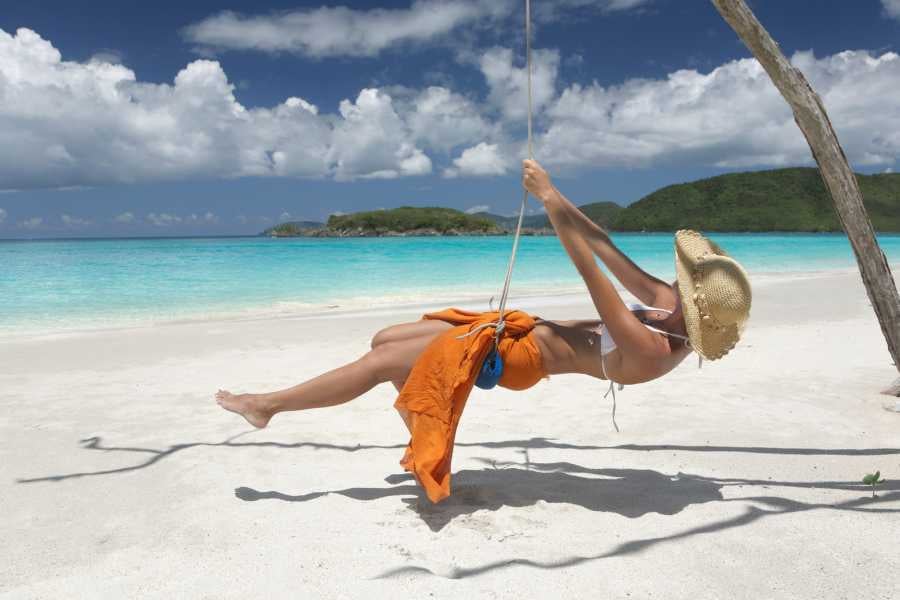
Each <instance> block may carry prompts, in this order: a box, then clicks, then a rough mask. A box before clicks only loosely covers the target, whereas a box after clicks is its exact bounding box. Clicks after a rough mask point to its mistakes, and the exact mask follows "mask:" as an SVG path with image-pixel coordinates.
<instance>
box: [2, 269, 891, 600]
mask: <svg viewBox="0 0 900 600" xmlns="http://www.w3.org/2000/svg"><path fill="white" fill-rule="evenodd" d="M518 305H519V306H520V307H522V308H525V309H527V310H531V311H533V312H536V313H538V314H540V315H542V316H545V317H548V318H578V317H585V318H588V317H590V316H591V315H592V314H593V311H592V309H591V307H590V305H589V304H588V302H586V301H585V298H584V297H571V296H570V297H561V298H530V299H529V298H526V299H520V300H519V302H518ZM420 312H421V311H420V310H419V309H415V310H413V309H403V310H400V311H399V312H397V313H393V314H389V313H385V312H379V313H369V314H362V313H356V314H334V315H327V316H314V317H296V318H287V317H285V318H279V319H261V320H244V321H220V322H203V323H179V324H173V325H165V326H160V325H158V326H153V327H146V328H141V329H131V330H110V331H95V332H83V333H78V334H67V335H64V336H44V337H39V338H20V339H7V340H2V341H0V365H2V367H0V414H2V419H0V508H2V514H3V517H2V521H0V555H2V557H3V559H2V561H0V597H8V598H61V597H79V598H81V597H84V598H104V597H108V598H260V597H274V598H280V597H285V598H356V597H363V596H366V597H371V598H397V597H401V596H402V597H421V598H543V597H547V598H558V597H562V598H586V597H591V598H625V597H631V598H651V597H655V598H753V599H759V598H854V599H858V598H892V597H896V593H897V590H898V589H900V567H898V565H900V542H898V540H900V414H897V413H894V412H889V411H887V410H885V408H884V406H885V405H886V404H893V403H892V402H890V400H889V399H888V398H887V397H885V396H882V395H880V394H879V393H878V392H879V390H880V389H881V388H883V387H886V386H887V385H888V384H889V383H890V382H891V381H892V380H893V379H894V377H895V376H896V371H895V369H894V367H893V365H892V364H891V361H890V356H889V354H888V352H887V349H886V345H885V342H884V340H883V338H882V336H881V332H880V330H879V328H878V324H877V322H876V320H875V318H874V314H873V313H872V310H871V308H870V307H869V305H868V302H867V300H866V297H865V293H864V290H863V289H862V285H861V283H860V280H859V277H858V275H857V274H855V273H854V272H830V273H820V274H806V275H796V276H783V277H768V278H758V279H757V280H756V284H755V304H754V310H753V316H752V319H751V325H750V327H749V329H748V331H747V333H746V335H745V338H744V340H743V341H742V343H741V344H740V345H739V347H738V348H737V349H736V350H735V351H734V352H733V353H732V355H730V356H728V357H727V358H726V359H725V360H723V361H718V362H715V363H705V364H704V366H703V368H702V370H698V369H697V362H696V361H695V360H690V359H689V360H687V361H686V362H685V363H684V364H682V365H681V366H680V367H679V368H678V369H677V370H676V371H675V372H673V373H672V374H670V375H668V376H666V377H665V378H663V379H661V380H658V381H655V382H652V383H648V384H644V385H639V386H630V387H626V388H625V390H624V392H622V393H621V394H620V395H619V406H618V409H619V410H618V423H619V426H620V427H621V429H622V431H621V433H616V432H615V430H614V429H613V426H612V423H611V421H610V404H609V402H608V401H605V400H603V399H602V394H603V392H604V391H605V386H604V384H603V382H601V381H597V380H591V379H589V378H587V377H584V376H559V377H554V378H553V379H552V380H551V381H549V382H542V383H540V384H539V385H538V386H536V387H535V388H533V389H531V390H528V391H526V392H522V393H513V392H509V391H506V390H496V391H491V392H484V391H476V392H475V394H473V397H472V398H471V399H470V402H469V405H468V407H467V409H466V414H465V416H464V418H463V421H462V425H461V428H460V431H459V435H458V438H457V441H458V445H457V448H456V453H455V458H454V465H453V466H454V473H455V474H454V480H453V487H454V494H453V496H452V497H451V498H450V499H448V500H447V501H445V502H443V503H441V504H438V505H431V504H430V503H429V502H428V501H427V499H425V498H424V497H423V496H422V495H421V494H420V491H419V489H418V488H417V487H416V485H415V483H414V482H413V481H411V480H410V478H409V477H408V476H406V475H404V474H403V473H402V471H401V470H400V468H399V467H398V464H397V461H398V460H399V459H400V456H401V453H402V448H403V447H404V445H405V443H406V441H407V436H406V433H405V430H404V428H403V424H402V422H401V420H400V419H399V418H398V417H397V415H396V413H395V412H394V411H393V409H392V408H391V404H392V402H393V399H394V395H395V394H394V391H393V389H392V388H391V387H390V386H388V385H385V386H381V387H379V388H376V389H375V390H373V391H372V392H371V393H369V394H368V395H366V396H365V397H363V398H361V399H359V400H357V401H356V402H353V403H350V404H348V405H344V406H341V407H338V408H333V409H324V410H318V411H308V412H305V413H290V414H282V415H279V416H277V417H276V418H275V419H274V420H273V422H272V424H271V425H270V427H269V428H268V429H266V430H263V431H253V430H251V429H250V428H249V427H248V425H247V424H246V423H245V422H244V421H243V420H242V419H241V418H240V417H238V416H236V415H233V414H231V413H227V412H225V411H223V410H222V409H220V408H219V407H218V406H217V405H216V404H215V402H214V401H213V397H212V395H213V393H214V392H215V390H216V389H217V388H219V387H226V388H228V389H232V390H233V391H266V390H270V389H274V388H279V387H284V386H288V385H291V384H294V383H297V382H298V381H300V380H303V379H305V378H308V377H310V376H313V375H316V374H318V373H319V372H321V371H323V370H326V369H329V368H332V367H334V366H337V365H338V364H340V363H342V362H345V361H347V360H348V359H352V358H354V357H355V356H356V355H358V354H360V353H362V352H364V351H365V350H366V348H367V345H368V342H369V339H370V337H371V335H372V334H373V333H374V332H375V331H376V330H377V329H379V328H381V327H383V326H386V325H388V324H391V323H394V322H401V321H405V320H414V319H415V318H417V316H418V314H419V313H420ZM875 469H880V470H881V472H882V474H883V475H884V476H885V477H886V478H887V479H888V481H887V483H885V484H884V485H882V486H881V487H880V489H879V490H878V492H877V497H876V498H872V494H871V491H870V490H868V489H867V488H866V487H865V486H863V485H862V484H861V481H860V480H861V479H862V477H863V475H865V474H866V473H868V472H871V471H873V470H875Z"/></svg>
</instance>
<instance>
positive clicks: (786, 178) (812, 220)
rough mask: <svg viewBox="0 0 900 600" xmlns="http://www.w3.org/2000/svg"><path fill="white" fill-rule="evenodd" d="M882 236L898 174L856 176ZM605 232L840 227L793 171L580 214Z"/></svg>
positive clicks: (341, 228) (369, 229) (358, 222)
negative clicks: (584, 215) (605, 230)
mask: <svg viewBox="0 0 900 600" xmlns="http://www.w3.org/2000/svg"><path fill="white" fill-rule="evenodd" d="M857 179H858V181H859V186H860V189H861V190H862V193H863V198H864V202H865V205H866V209H867V211H868V213H869V217H870V218H871V219H872V223H873V225H874V226H875V229H876V230H877V231H879V232H884V233H886V232H900V173H881V174H877V175H857ZM579 208H580V209H581V210H582V211H584V213H585V214H586V215H587V216H588V217H590V218H591V219H592V220H593V221H594V222H596V223H598V224H600V225H601V226H603V227H604V228H606V229H608V230H610V231H675V230H677V229H698V230H702V231H718V232H762V231H784V232H834V231H840V224H839V222H838V219H837V215H836V214H835V212H834V208H833V206H832V203H831V199H830V198H829V196H828V193H827V191H826V189H825V185H824V184H823V183H822V179H821V177H820V176H819V172H818V171H817V170H816V169H812V168H790V169H776V170H769V171H754V172H747V173H730V174H727V175H719V176H717V177H711V178H708V179H701V180H698V181H693V182H690V183H682V184H676V185H670V186H667V187H664V188H662V189H659V190H657V191H655V192H653V193H651V194H648V195H647V196H645V197H644V198H642V199H640V200H638V201H637V202H635V203H633V204H631V205H630V206H627V207H622V206H621V205H619V204H616V203H614V202H595V203H592V204H585V205H583V206H580V207H579ZM523 226H524V233H525V234H526V235H551V234H552V233H553V230H552V228H551V226H550V222H549V219H548V218H547V216H546V215H543V214H541V215H529V216H527V217H525V220H524V222H523ZM515 227H516V217H514V216H513V217H507V216H501V215H494V214H490V213H476V214H474V215H470V214H466V213H463V212H461V211H458V210H454V209H450V208H417V207H402V208H395V209H392V210H378V211H367V212H360V213H353V214H349V215H340V216H338V215H334V216H332V217H330V218H329V219H328V222H327V223H316V222H310V221H299V222H297V221H295V222H290V223H282V224H280V225H277V226H275V227H272V228H270V229H267V230H266V231H264V232H263V233H262V235H268V236H273V237H297V236H312V237H363V236H373V237H374V236H408V235H505V234H508V233H511V232H512V231H514V230H515Z"/></svg>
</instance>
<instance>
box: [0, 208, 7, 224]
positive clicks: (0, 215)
mask: <svg viewBox="0 0 900 600" xmlns="http://www.w3.org/2000/svg"><path fill="white" fill-rule="evenodd" d="M5 221H6V211H5V210H4V209H2V208H0V223H4V222H5Z"/></svg>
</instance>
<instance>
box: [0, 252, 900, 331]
mask: <svg viewBox="0 0 900 600" xmlns="http://www.w3.org/2000/svg"><path fill="white" fill-rule="evenodd" d="M710 237H712V238H713V239H714V240H716V241H717V242H718V243H720V244H721V245H722V246H723V247H724V248H725V249H726V250H727V251H728V252H729V253H730V254H731V255H732V256H733V257H735V258H736V259H737V260H739V261H741V263H742V264H743V265H744V266H745V268H746V269H747V270H748V271H749V272H750V274H751V276H752V275H753V274H754V273H755V274H765V273H790V272H809V271H821V270H831V269H847V268H854V267H855V261H854V259H853V255H852V252H851V249H850V245H849V243H848V241H847V239H846V238H845V237H844V236H843V235H838V234H834V235H831V234H719V235H712V236H710ZM614 240H615V242H616V244H617V245H618V246H619V247H620V248H621V249H622V250H623V251H624V252H625V253H626V254H628V255H629V256H630V257H631V258H632V259H633V260H634V261H635V262H637V263H638V264H639V265H641V266H642V267H643V268H644V269H645V270H647V271H649V272H651V273H653V274H654V275H657V276H659V277H662V278H664V279H674V272H675V269H674V264H673V247H672V235H671V234H617V235H615V236H614ZM879 241H880V243H881V245H882V248H883V249H884V251H885V253H886V255H887V257H888V260H889V261H890V262H891V263H892V264H895V263H898V262H900V235H882V236H879ZM511 244H512V238H511V237H458V238H457V237H453V238H379V239H373V238H359V239H306V238H297V239H269V238H196V239H126V240H121V239H113V240H74V241H73V240H50V241H27V242H0V335H4V336H8V335H18V334H32V333H39V332H44V333H46V332H57V331H68V330H80V329H93V328H107V327H123V326H133V325H144V324H151V323H161V322H171V321H178V320H193V319H215V318H233V317H238V318H240V317H245V316H254V315H271V314H298V313H304V312H318V311H323V310H334V309H336V308H340V309H353V308H369V307H391V306H395V305H398V304H415V303H425V302H431V301H435V300H440V299H447V300H463V299H471V300H484V302H485V305H487V301H488V299H489V298H490V297H491V296H492V295H497V294H499V291H500V288H501V287H502V284H503V277H504V275H505V272H506V264H507V260H508V258H509V251H510V248H511ZM582 289H584V288H583V285H582V284H581V281H580V279H579V277H578V274H577V273H576V271H575V269H574V268H573V267H572V265H571V263H570V262H569V260H568V257H567V256H566V254H565V252H564V250H563V249H562V247H561V246H560V244H559V241H558V240H557V239H556V238H554V237H525V238H523V239H522V242H521V245H520V249H519V254H518V258H517V262H516V268H515V271H514V274H513V284H512V290H513V296H516V295H519V296H522V295H530V294H554V293H560V292H569V291H577V290H582Z"/></svg>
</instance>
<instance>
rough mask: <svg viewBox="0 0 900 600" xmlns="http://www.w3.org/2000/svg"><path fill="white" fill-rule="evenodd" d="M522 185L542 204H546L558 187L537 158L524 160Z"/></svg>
mask: <svg viewBox="0 0 900 600" xmlns="http://www.w3.org/2000/svg"><path fill="white" fill-rule="evenodd" d="M522 186H523V187H524V188H525V189H526V190H528V192H529V193H530V194H531V195H532V196H534V197H535V198H537V199H538V200H540V202H541V203H542V204H546V203H547V202H549V201H550V200H552V199H553V198H554V197H555V195H556V188H555V187H553V184H552V183H551V182H550V175H548V174H547V171H545V170H544V169H543V167H541V165H539V164H538V163H537V161H536V160H525V161H522Z"/></svg>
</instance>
